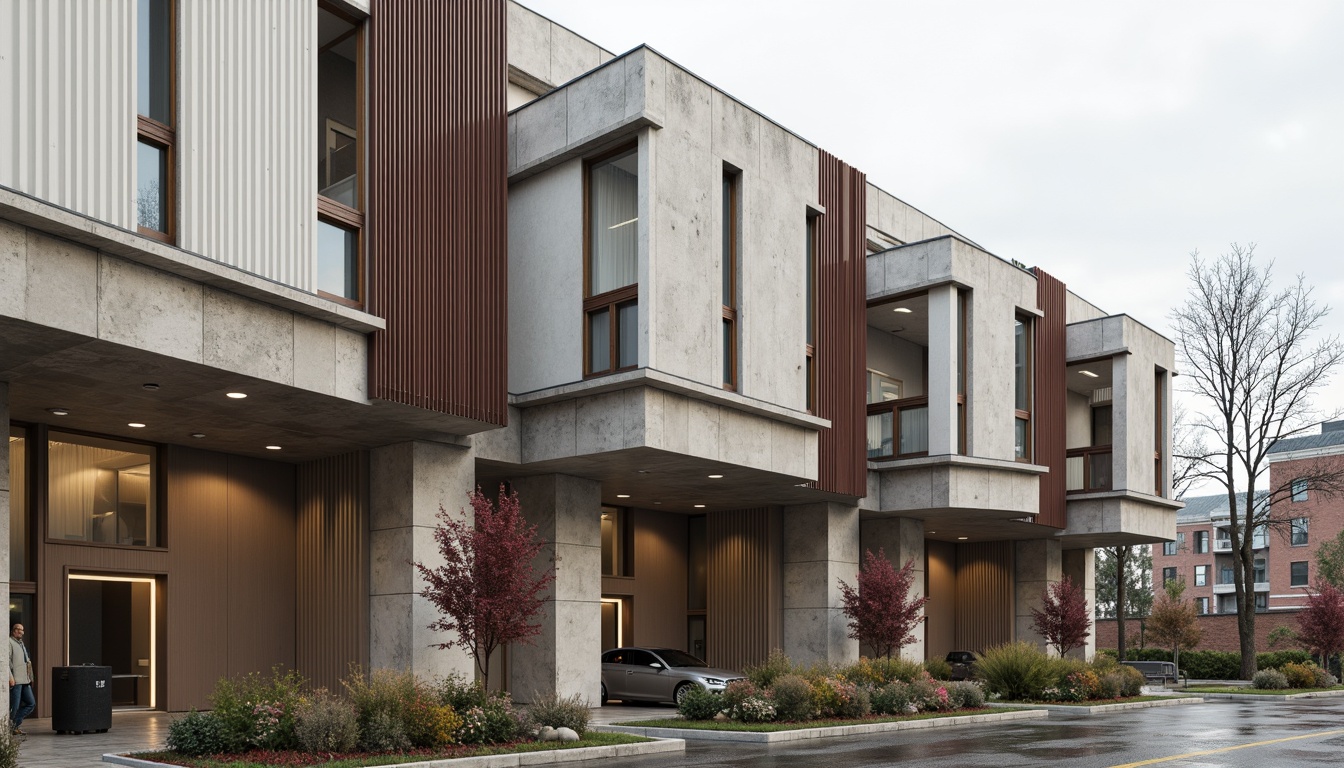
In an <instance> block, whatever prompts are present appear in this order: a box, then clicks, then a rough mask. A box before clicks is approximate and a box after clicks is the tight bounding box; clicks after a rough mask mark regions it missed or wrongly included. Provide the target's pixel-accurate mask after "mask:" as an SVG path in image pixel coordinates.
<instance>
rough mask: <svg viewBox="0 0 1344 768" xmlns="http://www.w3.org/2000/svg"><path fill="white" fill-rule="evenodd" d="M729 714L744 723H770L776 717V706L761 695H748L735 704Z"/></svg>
mask: <svg viewBox="0 0 1344 768" xmlns="http://www.w3.org/2000/svg"><path fill="white" fill-rule="evenodd" d="M728 716H729V717H731V718H732V719H734V720H737V721H738V722H742V723H768V722H770V721H772V720H774V719H775V706H774V705H773V704H771V703H770V702H769V701H766V700H765V699H764V698H763V697H761V696H748V697H746V698H745V699H743V700H742V701H740V702H738V703H737V704H735V705H733V708H732V709H730V710H728Z"/></svg>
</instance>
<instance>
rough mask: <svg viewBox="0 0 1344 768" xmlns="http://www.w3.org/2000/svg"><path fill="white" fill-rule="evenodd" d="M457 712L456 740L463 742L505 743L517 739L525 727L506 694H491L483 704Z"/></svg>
mask: <svg viewBox="0 0 1344 768" xmlns="http://www.w3.org/2000/svg"><path fill="white" fill-rule="evenodd" d="M459 714H460V715H461V716H462V728H461V730H460V731H459V732H458V733H459V735H458V740H459V741H461V742H462V743H463V744H507V743H508V742H510V741H517V740H518V739H519V738H520V737H521V736H522V735H523V730H524V728H525V724H524V723H523V718H522V717H521V716H519V714H518V712H517V711H516V710H514V708H513V702H512V701H510V700H509V696H508V694H491V695H490V697H489V698H488V699H487V700H486V702H485V704H483V705H481V706H479V707H472V708H471V709H468V710H467V711H465V712H461V713H459Z"/></svg>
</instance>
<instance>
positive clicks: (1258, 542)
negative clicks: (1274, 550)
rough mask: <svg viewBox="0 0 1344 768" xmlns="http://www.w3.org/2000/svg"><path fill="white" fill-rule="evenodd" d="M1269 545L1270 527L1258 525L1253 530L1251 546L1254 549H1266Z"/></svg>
mask: <svg viewBox="0 0 1344 768" xmlns="http://www.w3.org/2000/svg"><path fill="white" fill-rule="evenodd" d="M1268 546H1269V529H1268V528H1266V527H1265V526H1263V525H1259V526H1256V527H1255V529H1254V530H1252V531H1251V547H1252V548H1253V549H1264V548H1265V547H1268Z"/></svg>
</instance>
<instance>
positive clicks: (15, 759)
mask: <svg viewBox="0 0 1344 768" xmlns="http://www.w3.org/2000/svg"><path fill="white" fill-rule="evenodd" d="M8 725H9V719H8V718H5V723H4V726H5V727H0V768H19V736H18V734H16V733H14V730H13V729H12V728H9V727H8ZM169 728H170V729H171V726H169ZM170 732H171V730H170Z"/></svg>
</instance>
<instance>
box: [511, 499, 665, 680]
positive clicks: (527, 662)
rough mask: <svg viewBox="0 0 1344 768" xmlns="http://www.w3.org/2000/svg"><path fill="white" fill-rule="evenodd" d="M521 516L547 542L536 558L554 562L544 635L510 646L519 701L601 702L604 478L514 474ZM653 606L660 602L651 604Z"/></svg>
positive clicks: (542, 564) (540, 564) (543, 563)
mask: <svg viewBox="0 0 1344 768" xmlns="http://www.w3.org/2000/svg"><path fill="white" fill-rule="evenodd" d="M513 489H514V490H515V491H516V492H517V493H518V502H519V504H521V505H522V509H523V517H525V518H526V519H527V521H528V522H529V523H531V524H533V525H535V526H537V537H538V538H540V539H541V540H542V541H544V542H546V546H545V547H544V548H543V549H542V551H541V553H540V554H539V555H538V556H537V559H536V560H535V561H534V562H533V565H534V567H536V568H537V569H538V570H541V569H544V568H554V569H555V582H554V583H553V584H552V585H551V587H550V590H549V592H548V594H547V601H546V604H545V606H544V607H543V608H542V610H541V613H540V615H539V619H540V621H541V635H540V636H539V637H537V638H535V641H534V643H533V644H531V645H526V644H522V643H515V644H514V645H512V646H510V647H509V689H510V691H511V692H512V693H513V698H514V700H515V701H521V702H530V701H532V700H533V699H534V697H535V696H536V695H537V694H541V693H557V694H559V695H560V696H572V695H574V694H578V695H579V696H582V697H583V698H584V699H586V700H588V701H589V702H590V703H591V704H592V705H593V706H597V704H598V703H599V701H600V700H601V699H600V697H601V688H602V668H601V661H600V659H601V656H602V602H601V598H602V484H601V483H599V482H597V481H596V480H585V479H583V478H578V477H570V476H568V475H539V476H536V477H522V478H518V479H517V480H514V481H513ZM646 610H650V611H656V610H658V607H657V606H656V605H650V606H647V607H646Z"/></svg>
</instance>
